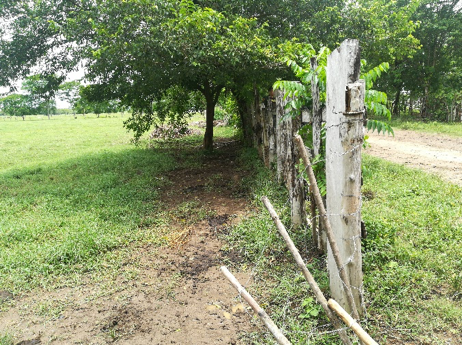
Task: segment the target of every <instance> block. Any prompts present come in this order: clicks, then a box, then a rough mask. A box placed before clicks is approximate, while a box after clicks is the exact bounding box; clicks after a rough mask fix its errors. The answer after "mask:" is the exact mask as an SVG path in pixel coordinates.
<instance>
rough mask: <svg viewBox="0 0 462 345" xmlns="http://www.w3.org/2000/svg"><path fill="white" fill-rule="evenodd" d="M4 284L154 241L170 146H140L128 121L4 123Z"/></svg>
mask: <svg viewBox="0 0 462 345" xmlns="http://www.w3.org/2000/svg"><path fill="white" fill-rule="evenodd" d="M0 131H1V133H0V147H1V148H2V158H3V157H5V158H4V159H2V161H1V165H0V191H1V196H0V276H2V279H1V280H0V289H6V290H9V291H12V292H18V291H22V290H27V289H31V288H33V287H35V286H39V285H47V284H49V283H50V282H53V281H54V280H55V279H56V277H58V276H62V275H69V274H72V273H74V272H86V271H89V270H92V269H94V267H96V266H97V265H98V263H99V262H101V261H103V260H104V253H108V252H110V251H111V250H113V249H115V248H121V247H123V246H126V245H127V244H128V243H130V242H133V241H139V240H143V241H149V242H158V241H159V238H160V237H159V234H158V233H156V228H157V227H156V225H157V224H158V223H160V222H163V219H162V218H161V217H159V215H160V211H161V208H162V205H161V204H160V202H159V200H158V192H159V190H160V188H161V187H162V186H163V185H164V184H165V182H166V180H165V179H164V178H163V174H164V173H165V172H166V171H168V170H171V169H173V168H174V167H175V160H174V158H173V156H172V155H171V154H169V153H168V152H165V151H164V150H152V149H146V148H143V147H135V146H133V145H132V144H130V143H129V142H130V139H131V137H130V134H128V133H126V131H125V130H124V129H123V127H122V120H121V119H120V118H118V117H113V118H100V119H96V118H91V117H86V118H85V119H83V118H79V119H77V120H75V119H74V118H72V117H53V119H52V120H50V121H49V120H43V121H24V122H23V121H16V122H15V121H10V122H8V121H5V123H2V125H1V126H0Z"/></svg>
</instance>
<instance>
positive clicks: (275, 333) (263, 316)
mask: <svg viewBox="0 0 462 345" xmlns="http://www.w3.org/2000/svg"><path fill="white" fill-rule="evenodd" d="M221 272H223V274H224V275H225V277H226V278H228V280H229V281H230V282H231V284H233V286H234V287H235V288H236V290H237V292H239V295H241V296H242V298H244V299H245V301H246V302H247V303H248V304H249V305H250V306H251V307H252V309H253V310H254V311H255V312H256V313H257V314H258V316H259V317H260V319H261V320H262V321H263V323H264V324H265V326H266V327H267V328H268V329H269V330H270V332H271V333H272V334H273V336H274V337H275V338H276V340H277V342H278V343H279V344H281V345H292V344H291V343H290V341H289V340H287V338H286V337H285V336H284V334H282V332H281V331H280V330H279V328H278V327H277V326H276V324H275V323H274V322H273V320H271V318H270V317H269V316H268V314H267V313H266V312H265V311H264V310H263V309H262V308H261V307H260V306H259V305H258V303H257V302H256V301H255V300H254V299H253V298H252V296H250V294H249V293H248V292H247V290H246V289H245V288H244V287H243V286H242V285H241V284H240V283H239V281H238V280H237V279H236V277H235V276H233V275H232V274H231V272H230V271H228V269H227V268H226V267H225V266H221Z"/></svg>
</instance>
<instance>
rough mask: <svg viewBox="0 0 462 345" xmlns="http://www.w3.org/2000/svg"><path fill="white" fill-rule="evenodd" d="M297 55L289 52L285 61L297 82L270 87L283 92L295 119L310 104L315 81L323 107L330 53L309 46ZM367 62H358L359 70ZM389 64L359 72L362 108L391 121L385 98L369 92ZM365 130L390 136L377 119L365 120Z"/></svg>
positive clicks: (390, 131) (277, 83)
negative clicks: (362, 83)
mask: <svg viewBox="0 0 462 345" xmlns="http://www.w3.org/2000/svg"><path fill="white" fill-rule="evenodd" d="M299 51H300V53H298V54H295V53H291V54H289V56H288V57H287V58H286V63H287V65H288V66H289V67H290V68H291V69H292V71H293V73H294V74H295V76H296V77H297V78H298V79H299V80H300V82H295V81H287V80H279V81H276V82H275V83H274V85H273V88H274V89H281V90H284V98H285V99H287V98H290V99H291V100H290V101H289V102H288V104H287V108H288V109H290V112H289V116H290V115H291V116H297V114H300V111H301V109H302V108H303V107H310V105H311V83H312V81H313V80H314V82H315V83H317V84H318V86H319V100H320V104H321V106H325V102H326V67H327V57H328V56H329V54H330V53H331V51H330V50H329V49H328V48H327V47H323V48H322V49H321V50H320V51H319V53H318V54H316V52H315V50H314V49H313V47H312V46H311V45H306V46H303V47H301V49H300V50H299ZM311 58H316V60H317V67H316V69H315V70H313V69H312V68H311V64H310V59H311ZM366 65H367V63H366V61H365V60H362V61H361V68H362V69H364V68H365V67H366ZM388 69H389V64H388V63H387V62H383V63H381V64H380V65H378V66H376V67H374V68H372V69H371V70H369V71H367V72H363V73H361V76H360V79H364V80H365V83H366V95H365V106H366V109H367V111H368V113H369V114H370V115H376V116H380V117H385V118H387V119H388V120H390V119H391V113H390V111H389V110H388V108H387V102H388V100H387V95H386V93H384V92H381V91H377V90H373V89H371V88H372V87H373V86H374V83H375V81H376V80H377V79H378V78H380V76H381V75H382V73H385V72H387V70H388ZM367 129H369V130H372V131H374V130H377V131H378V132H379V133H380V132H381V131H382V132H383V133H386V132H387V133H390V134H393V129H392V128H391V126H390V125H389V124H387V123H385V122H382V121H379V120H371V121H368V124H367Z"/></svg>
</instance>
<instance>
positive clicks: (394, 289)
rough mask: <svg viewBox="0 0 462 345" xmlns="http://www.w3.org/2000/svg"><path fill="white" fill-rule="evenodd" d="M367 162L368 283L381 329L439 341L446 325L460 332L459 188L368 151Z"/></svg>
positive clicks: (371, 307)
mask: <svg viewBox="0 0 462 345" xmlns="http://www.w3.org/2000/svg"><path fill="white" fill-rule="evenodd" d="M365 165H366V166H367V167H368V171H367V173H366V174H365V177H364V181H365V183H364V186H363V191H367V195H371V196H372V197H370V198H368V200H366V201H364V204H363V206H364V207H363V218H364V221H365V223H366V228H367V230H368V237H367V239H366V240H365V241H364V247H365V254H364V269H365V272H366V274H365V286H366V291H367V294H368V296H367V297H368V298H367V300H368V304H369V306H368V309H369V311H370V313H371V314H372V316H373V319H374V320H375V321H377V322H378V320H379V319H380V322H379V323H378V327H377V331H378V330H379V328H383V327H384V326H386V327H390V328H405V329H409V332H408V334H406V335H403V337H404V339H407V340H410V339H414V338H417V339H421V340H422V341H428V342H430V343H435V344H436V343H440V341H441V343H443V342H442V340H441V339H440V338H441V337H442V333H444V332H447V333H451V334H457V335H458V336H459V339H461V338H462V334H461V325H462V303H461V302H462V296H461V291H462V273H461V272H462V255H461V253H462V190H461V188H460V187H458V186H456V185H452V184H449V183H446V182H444V181H442V180H440V179H438V178H436V177H435V176H433V175H429V174H426V173H424V172H421V171H417V170H410V169H407V168H405V167H403V166H400V165H396V164H391V163H386V162H384V161H381V160H378V159H375V158H371V157H367V156H366V157H365ZM424 320H425V322H423V321H424ZM379 325H380V327H379ZM434 330H438V331H437V332H434ZM406 336H407V338H406Z"/></svg>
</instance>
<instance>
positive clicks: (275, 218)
mask: <svg viewBox="0 0 462 345" xmlns="http://www.w3.org/2000/svg"><path fill="white" fill-rule="evenodd" d="M261 200H262V201H263V203H264V204H265V206H266V208H267V210H268V212H269V214H270V215H271V218H272V219H273V221H274V223H275V224H276V227H277V229H278V231H279V233H280V234H281V236H282V238H284V241H285V242H286V244H287V247H288V248H289V250H290V252H291V253H292V255H293V257H294V259H295V262H296V263H297V265H298V267H300V269H301V270H302V272H303V275H304V276H305V279H306V280H307V281H308V284H309V285H310V287H311V289H312V290H313V292H314V295H315V296H316V300H317V301H318V303H319V304H321V306H322V308H323V309H324V311H325V312H326V314H327V317H328V318H329V320H330V321H331V322H332V325H333V326H334V328H335V329H336V330H337V331H338V333H339V337H340V339H341V340H342V341H343V343H344V344H348V345H351V341H350V339H349V338H348V335H347V333H346V332H345V330H344V329H343V325H342V323H341V322H340V320H339V319H338V318H337V316H336V315H335V314H334V313H333V312H332V311H331V310H330V309H329V306H328V305H327V300H326V298H325V297H324V294H323V293H322V291H321V289H320V288H319V286H318V284H317V283H316V281H315V280H314V278H313V276H312V275H311V272H310V271H309V270H308V268H307V267H306V265H305V263H304V262H303V258H302V257H301V255H300V253H299V252H298V250H297V247H295V244H294V242H293V241H292V239H291V238H290V236H289V234H288V233H287V230H286V229H285V227H284V224H282V222H281V220H280V219H279V216H278V215H277V213H276V211H275V210H274V208H273V205H271V203H270V201H269V200H268V198H267V197H266V196H264V197H262V198H261Z"/></svg>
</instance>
